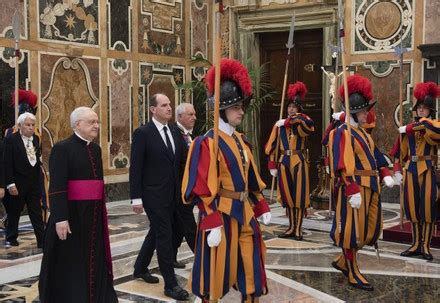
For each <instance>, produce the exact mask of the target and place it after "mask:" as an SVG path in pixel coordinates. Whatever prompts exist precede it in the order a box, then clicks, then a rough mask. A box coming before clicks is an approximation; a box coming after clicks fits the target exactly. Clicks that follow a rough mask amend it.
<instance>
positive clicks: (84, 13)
mask: <svg viewBox="0 0 440 303" xmlns="http://www.w3.org/2000/svg"><path fill="white" fill-rule="evenodd" d="M98 4H99V2H98V0H82V1H80V0H51V1H46V0H39V1H38V10H39V21H40V22H39V29H40V30H39V33H40V38H41V39H49V40H55V41H64V42H75V43H82V44H91V45H98V44H99V33H98V29H99V24H98V21H99V9H98Z"/></svg>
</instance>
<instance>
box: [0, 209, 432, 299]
mask: <svg viewBox="0 0 440 303" xmlns="http://www.w3.org/2000/svg"><path fill="white" fill-rule="evenodd" d="M108 209H109V219H110V220H109V222H110V233H111V247H112V255H113V263H114V266H113V267H114V274H115V288H116V290H117V292H118V297H119V299H120V302H172V301H170V300H169V299H168V298H167V297H165V296H164V295H163V284H162V278H161V277H160V278H161V282H160V284H159V285H157V284H156V285H150V284H146V283H144V282H142V281H141V280H134V279H133V278H132V276H131V274H132V270H133V263H134V260H135V258H136V256H137V252H138V250H139V248H140V246H141V244H142V241H143V239H144V236H145V226H146V225H147V219H146V216H145V215H135V214H133V213H132V212H131V207H130V206H129V204H128V202H127V201H119V202H112V203H110V204H109V205H108ZM272 215H273V220H272V223H271V224H270V225H269V226H267V227H264V231H263V234H264V239H265V242H266V246H267V260H266V261H267V262H266V263H267V267H266V268H267V276H268V279H269V294H268V295H266V296H264V297H262V299H261V300H260V301H261V302H279V303H282V302H343V301H348V302H353V301H356V302H370V301H372V302H416V301H421V302H439V301H440V299H439V298H440V288H439V287H438V286H437V285H438V284H439V282H440V250H437V249H433V255H434V260H433V261H431V262H427V261H425V260H422V259H418V258H404V257H400V256H399V253H400V252H401V251H403V250H404V249H405V247H406V246H405V245H402V244H397V243H391V242H384V241H380V243H379V246H380V251H381V256H380V260H378V259H377V258H376V253H375V251H374V250H373V249H371V248H365V249H363V250H362V251H361V253H360V258H359V259H360V266H361V269H362V271H363V272H364V273H365V274H366V275H367V277H368V278H369V280H370V281H371V283H372V284H373V285H374V286H375V290H374V291H373V292H363V291H359V290H356V289H354V288H352V287H350V286H349V285H347V282H346V279H345V278H344V277H343V276H342V274H340V273H339V272H337V271H336V270H334V269H333V268H332V267H331V265H330V262H331V261H332V259H333V258H334V257H335V256H336V255H337V254H338V253H339V251H340V250H339V249H338V248H336V247H334V246H333V245H332V243H331V241H330V239H329V236H328V231H329V229H330V226H331V218H330V217H329V213H328V211H313V210H312V211H310V212H309V214H308V216H307V218H306V219H305V220H304V227H305V241H301V242H298V241H294V240H290V239H279V238H277V235H278V234H280V233H282V232H283V231H284V230H285V229H286V225H287V219H286V217H285V216H284V212H283V209H282V208H280V207H279V206H278V205H272ZM398 220H399V214H398V208H396V206H395V205H393V204H384V225H385V226H392V225H395V224H397V222H398ZM21 221H22V222H21V224H20V237H19V241H20V243H21V244H20V246H19V247H13V248H5V247H4V246H0V301H1V302H38V288H37V285H38V283H37V282H38V281H37V275H38V272H39V268H40V261H41V250H39V249H37V247H36V243H35V237H34V235H33V232H32V228H31V225H30V223H29V219H28V218H27V217H22V220H21ZM0 236H1V237H2V238H4V233H3V231H1V232H0ZM178 258H179V260H181V261H183V262H184V263H186V268H185V269H179V270H176V274H177V276H178V280H179V283H180V284H181V285H182V286H185V285H186V284H187V279H188V276H189V273H190V269H191V267H192V260H193V255H192V253H191V251H190V250H189V249H188V247H187V246H186V245H185V244H183V245H182V246H181V249H180V251H179V256H178ZM152 267H153V273H158V269H157V261H156V259H154V260H153V263H152ZM239 301H240V296H239V293H237V292H236V291H234V290H231V291H230V292H229V293H228V295H227V296H226V297H225V298H223V299H222V300H221V302H239ZM188 302H200V300H199V299H197V298H195V297H194V296H192V297H191V298H190V300H188Z"/></svg>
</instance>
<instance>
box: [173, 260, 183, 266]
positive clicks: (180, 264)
mask: <svg viewBox="0 0 440 303" xmlns="http://www.w3.org/2000/svg"><path fill="white" fill-rule="evenodd" d="M173 266H174V268H185V263H183V262H179V261H174V263H173Z"/></svg>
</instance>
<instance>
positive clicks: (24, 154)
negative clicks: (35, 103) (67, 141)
mask: <svg viewBox="0 0 440 303" xmlns="http://www.w3.org/2000/svg"><path fill="white" fill-rule="evenodd" d="M35 122H36V118H35V116H34V115H33V114H31V113H23V114H21V115H20V116H19V117H18V119H17V124H18V127H19V131H18V132H16V133H14V134H12V135H11V136H8V137H6V139H5V158H4V159H5V168H6V169H5V176H6V177H5V180H6V182H5V183H6V188H7V190H8V192H9V195H10V203H11V204H10V206H9V213H8V220H9V223H8V225H7V227H6V242H5V244H6V246H18V245H19V243H18V241H17V237H18V223H19V220H20V214H21V211H22V210H23V207H24V205H25V204H26V206H27V209H28V213H29V218H30V219H31V223H32V226H33V227H34V232H35V236H36V238H37V246H38V248H42V247H43V233H44V224H43V218H42V209H41V205H40V199H41V188H40V165H41V162H40V156H41V150H40V148H39V146H40V142H39V139H38V137H37V136H35V135H34V132H35Z"/></svg>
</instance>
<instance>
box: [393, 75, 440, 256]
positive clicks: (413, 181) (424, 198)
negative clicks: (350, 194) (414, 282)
mask: <svg viewBox="0 0 440 303" xmlns="http://www.w3.org/2000/svg"><path fill="white" fill-rule="evenodd" d="M438 96H439V88H438V87H437V84H436V83H434V82H427V83H418V84H417V85H416V87H415V89H414V97H415V98H416V102H415V104H414V107H413V109H412V110H413V111H414V112H415V121H414V122H413V123H410V124H408V125H405V126H402V127H400V128H399V132H400V133H401V134H402V135H401V136H402V144H399V142H400V140H399V139H398V140H397V142H396V144H395V145H394V147H393V150H392V151H391V155H392V156H394V157H395V163H394V170H395V176H396V177H397V179H398V181H399V182H401V181H402V175H403V209H404V211H405V216H406V218H407V219H408V220H409V221H411V225H412V245H411V246H410V248H408V249H407V250H405V251H404V252H402V253H401V254H400V255H401V256H405V257H413V256H419V255H421V256H422V257H423V259H426V260H432V254H431V252H430V242H431V238H432V232H433V227H434V224H435V222H436V219H437V206H436V201H437V190H438V189H437V185H436V177H435V168H436V164H437V148H438V145H439V143H440V122H439V121H438V120H434V114H435V112H436V110H435V101H436V98H437V97H438ZM399 153H402V156H401V157H400V154H399ZM399 158H402V160H403V166H404V167H403V174H402V167H401V165H400V163H399Z"/></svg>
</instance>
